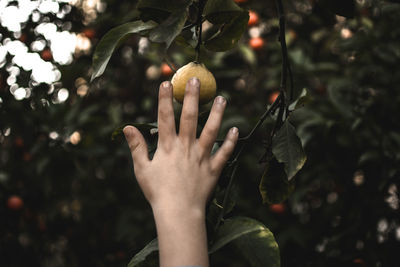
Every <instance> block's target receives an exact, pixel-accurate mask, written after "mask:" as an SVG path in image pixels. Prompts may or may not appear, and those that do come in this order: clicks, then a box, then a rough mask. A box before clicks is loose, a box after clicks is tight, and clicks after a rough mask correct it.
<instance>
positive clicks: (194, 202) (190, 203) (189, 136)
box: [124, 78, 238, 212]
mask: <svg viewBox="0 0 400 267" xmlns="http://www.w3.org/2000/svg"><path fill="white" fill-rule="evenodd" d="M198 98H199V81H198V79H196V78H192V79H191V80H189V82H188V84H187V86H186V92H185V98H184V103H183V108H182V114H181V120H180V127H179V134H177V133H176V130H175V120H174V113H173V106H172V85H171V83H170V82H164V83H162V84H161V86H160V91H159V105H158V134H159V140H158V146H157V151H156V152H155V154H154V157H153V159H152V160H150V159H149V157H148V150H147V146H146V142H145V140H144V138H143V136H142V134H141V133H140V132H139V130H138V129H136V128H135V127H133V126H127V127H125V128H124V133H125V136H126V139H127V142H128V144H129V148H130V150H131V153H132V158H133V163H134V170H135V175H136V179H137V181H138V183H139V185H140V187H141V189H142V191H143V193H144V195H145V197H146V198H147V200H148V201H149V203H150V205H151V206H152V208H153V210H158V209H177V208H183V209H191V210H197V211H199V212H203V211H204V209H205V205H206V201H207V199H208V197H209V196H210V194H211V192H212V190H213V188H214V187H215V184H216V182H217V179H218V177H219V175H220V173H221V171H222V168H223V167H224V165H225V163H226V161H227V160H228V159H229V156H230V155H231V153H232V151H233V149H234V147H235V144H236V141H237V139H238V130H237V128H232V129H231V130H230V131H229V133H228V135H227V136H226V139H225V142H224V143H223V145H222V146H221V148H220V149H219V150H218V151H217V152H216V153H215V154H214V155H211V149H212V147H213V145H214V142H215V139H216V138H217V134H218V131H219V128H220V124H221V121H222V117H223V113H224V110H225V106H226V101H225V99H224V98H223V97H222V96H218V97H216V98H215V100H214V104H213V106H212V109H211V112H210V116H209V118H208V120H207V123H206V125H205V127H204V129H203V131H202V133H201V135H200V138H199V139H196V128H197V117H198Z"/></svg>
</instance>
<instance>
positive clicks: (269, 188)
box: [259, 158, 294, 204]
mask: <svg viewBox="0 0 400 267" xmlns="http://www.w3.org/2000/svg"><path fill="white" fill-rule="evenodd" d="M259 190H260V194H261V197H262V199H263V204H274V203H281V202H283V201H285V200H286V199H287V198H288V197H289V195H290V194H291V193H292V192H293V191H294V183H293V180H292V181H288V179H287V178H286V174H285V171H284V165H283V164H282V163H279V162H278V161H277V160H276V159H275V158H273V159H272V160H270V161H269V162H268V163H267V165H266V166H265V169H264V173H263V176H262V178H261V182H260V185H259Z"/></svg>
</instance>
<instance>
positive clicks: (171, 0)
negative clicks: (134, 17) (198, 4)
mask: <svg viewBox="0 0 400 267" xmlns="http://www.w3.org/2000/svg"><path fill="white" fill-rule="evenodd" d="M192 2H193V0H140V1H139V3H138V5H137V9H138V10H139V11H143V10H144V9H156V10H161V11H166V12H169V13H172V12H174V11H177V10H179V9H182V7H184V6H185V7H186V6H189V5H190V4H191V3H192Z"/></svg>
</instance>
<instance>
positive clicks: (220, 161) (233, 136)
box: [211, 127, 239, 173]
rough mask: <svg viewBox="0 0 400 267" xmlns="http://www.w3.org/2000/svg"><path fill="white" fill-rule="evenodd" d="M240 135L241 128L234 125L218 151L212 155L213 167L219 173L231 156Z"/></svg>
mask: <svg viewBox="0 0 400 267" xmlns="http://www.w3.org/2000/svg"><path fill="white" fill-rule="evenodd" d="M238 137H239V130H238V128H236V127H233V128H231V129H230V130H229V132H228V134H227V136H226V137H225V141H224V143H223V144H222V146H221V147H220V148H219V149H218V151H217V152H216V153H215V154H214V155H213V156H212V157H211V168H212V169H213V170H214V171H215V172H217V173H219V172H220V171H221V170H222V168H223V167H224V165H225V163H226V162H227V161H228V159H229V157H230V156H231V154H232V152H233V149H234V148H235V145H236V142H237V140H238Z"/></svg>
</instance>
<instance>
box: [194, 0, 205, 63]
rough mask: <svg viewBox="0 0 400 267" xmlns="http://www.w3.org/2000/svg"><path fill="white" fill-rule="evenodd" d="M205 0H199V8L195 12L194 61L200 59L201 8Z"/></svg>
mask: <svg viewBox="0 0 400 267" xmlns="http://www.w3.org/2000/svg"><path fill="white" fill-rule="evenodd" d="M206 2H207V0H200V1H199V10H198V13H197V21H196V32H197V45H196V48H195V50H196V60H195V61H196V62H198V61H199V60H200V48H201V35H202V31H203V10H204V7H205V5H206Z"/></svg>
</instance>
